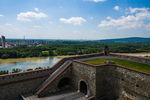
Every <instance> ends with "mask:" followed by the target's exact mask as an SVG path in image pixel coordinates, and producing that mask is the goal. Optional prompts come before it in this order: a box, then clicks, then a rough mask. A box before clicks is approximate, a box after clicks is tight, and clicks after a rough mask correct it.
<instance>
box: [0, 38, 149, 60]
mask: <svg viewBox="0 0 150 100" xmlns="http://www.w3.org/2000/svg"><path fill="white" fill-rule="evenodd" d="M105 45H107V46H108V47H109V48H110V51H111V52H117V53H138V52H150V43H106V42H98V41H50V42H49V43H48V44H46V45H42V46H31V47H28V46H20V47H15V48H5V49H2V48H1V49H0V58H1V59H6V58H24V57H41V56H61V55H81V54H89V53H97V52H101V51H102V50H103V48H104V46H105Z"/></svg>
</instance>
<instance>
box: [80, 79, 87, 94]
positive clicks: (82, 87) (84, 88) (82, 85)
mask: <svg viewBox="0 0 150 100" xmlns="http://www.w3.org/2000/svg"><path fill="white" fill-rule="evenodd" d="M80 92H82V93H84V94H85V95H87V84H86V83H85V82H84V81H81V82H80Z"/></svg>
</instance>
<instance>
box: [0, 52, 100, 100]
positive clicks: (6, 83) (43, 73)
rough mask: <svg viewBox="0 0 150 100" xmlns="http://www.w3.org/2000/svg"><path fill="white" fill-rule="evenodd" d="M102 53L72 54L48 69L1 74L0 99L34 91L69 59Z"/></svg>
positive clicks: (6, 99)
mask: <svg viewBox="0 0 150 100" xmlns="http://www.w3.org/2000/svg"><path fill="white" fill-rule="evenodd" d="M100 55H102V53H95V54H86V55H81V56H72V57H66V58H62V59H60V60H59V61H58V62H57V63H56V64H55V65H53V66H52V67H50V68H47V69H39V70H33V71H27V72H19V73H12V74H5V75H0V100H8V99H12V98H18V96H20V95H23V94H27V93H34V92H35V90H36V89H37V88H38V87H39V86H40V85H41V84H42V83H43V82H44V81H45V80H46V79H47V78H48V77H49V76H50V75H51V73H52V72H54V71H55V70H56V69H57V68H58V67H59V66H60V65H62V64H63V63H64V62H65V61H67V60H68V59H80V58H87V57H94V56H100Z"/></svg>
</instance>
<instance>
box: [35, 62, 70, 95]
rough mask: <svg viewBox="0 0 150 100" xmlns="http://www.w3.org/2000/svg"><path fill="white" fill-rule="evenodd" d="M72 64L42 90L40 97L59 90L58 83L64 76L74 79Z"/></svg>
mask: <svg viewBox="0 0 150 100" xmlns="http://www.w3.org/2000/svg"><path fill="white" fill-rule="evenodd" d="M71 66H72V65H69V67H68V68H67V69H66V70H65V71H64V72H62V73H61V74H60V75H59V76H58V77H56V79H55V80H54V81H53V82H52V83H50V84H49V85H48V86H47V87H46V88H45V89H44V90H43V91H41V92H40V94H38V97H45V96H50V95H52V94H53V93H56V92H59V91H60V90H59V88H58V84H59V82H60V80H61V79H63V78H69V79H70V81H72V70H71V69H72V68H71ZM70 85H71V84H70Z"/></svg>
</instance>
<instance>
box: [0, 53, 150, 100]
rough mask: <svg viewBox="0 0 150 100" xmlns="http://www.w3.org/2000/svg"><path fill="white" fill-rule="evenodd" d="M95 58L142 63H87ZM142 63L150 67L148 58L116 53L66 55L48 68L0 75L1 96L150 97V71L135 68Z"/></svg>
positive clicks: (12, 99)
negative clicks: (129, 65)
mask: <svg viewBox="0 0 150 100" xmlns="http://www.w3.org/2000/svg"><path fill="white" fill-rule="evenodd" d="M95 59H119V60H125V61H131V62H134V63H141V64H139V65H140V66H136V65H134V64H133V68H132V66H131V67H128V66H127V65H123V64H121V65H119V64H117V63H116V62H110V61H107V62H106V63H103V64H101V63H100V64H92V63H88V61H89V62H90V60H95ZM86 61H87V62H86ZM98 63H99V62H98ZM142 64H143V65H142ZM145 66H147V67H150V58H147V57H136V56H129V55H122V54H119V53H109V52H104V53H94V54H85V55H80V56H72V57H65V58H62V59H61V60H59V61H58V62H57V63H56V64H55V65H53V66H52V67H50V68H46V69H39V70H34V71H27V72H19V73H13V74H7V75H0V100H150V73H149V72H148V71H143V70H139V69H138V68H139V67H141V68H142V67H145ZM134 67H135V68H134ZM136 68H137V69H136ZM63 91H73V92H71V93H74V95H70V96H66V97H65V96H64V97H61V96H60V94H61V93H64V94H65V93H66V94H67V93H68V94H69V92H63ZM54 95H57V96H56V97H57V98H56V97H55V98H54ZM79 95H80V96H79ZM71 96H72V97H71ZM59 97H60V98H59ZM58 98H59V99H58Z"/></svg>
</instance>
